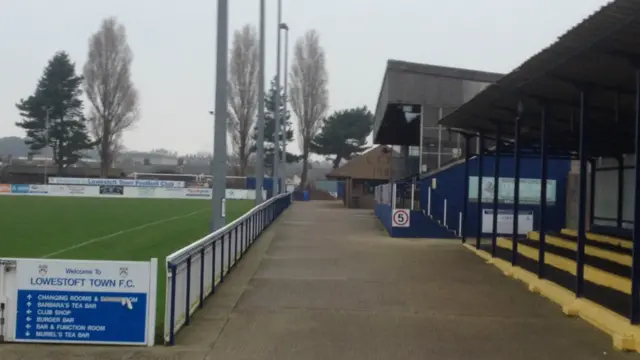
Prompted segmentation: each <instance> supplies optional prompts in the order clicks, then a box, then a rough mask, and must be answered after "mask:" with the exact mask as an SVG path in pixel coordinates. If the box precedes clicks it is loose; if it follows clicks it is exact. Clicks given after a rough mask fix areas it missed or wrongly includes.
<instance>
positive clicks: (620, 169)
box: [616, 156, 624, 228]
mask: <svg viewBox="0 0 640 360" xmlns="http://www.w3.org/2000/svg"><path fill="white" fill-rule="evenodd" d="M617 160H618V199H617V203H616V205H617V208H616V225H617V226H618V228H622V212H623V210H622V205H623V204H624V158H623V157H622V156H619V157H618V158H617Z"/></svg>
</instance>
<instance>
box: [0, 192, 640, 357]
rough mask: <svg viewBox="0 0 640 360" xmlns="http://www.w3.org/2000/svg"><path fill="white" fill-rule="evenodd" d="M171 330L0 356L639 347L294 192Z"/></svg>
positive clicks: (359, 214) (470, 261) (358, 214)
mask: <svg viewBox="0 0 640 360" xmlns="http://www.w3.org/2000/svg"><path fill="white" fill-rule="evenodd" d="M177 341H178V345H177V346H175V347H173V348H155V349H135V350H130V349H128V350H127V349H125V350H114V349H110V348H95V347H93V348H69V347H50V346H48V347H41V348H38V347H29V348H26V347H19V346H15V345H11V346H3V345H0V359H2V360H5V359H14V358H15V359H54V358H56V359H103V360H107V359H109V360H111V359H132V360H133V359H143V360H144V359H167V360H168V359H172V360H181V359H185V360H192V359H207V360H214V359H224V360H254V359H255V360H257V359H261V360H262V359H265V360H266V359H273V360H289V359H291V360H294V359H295V360H315V359H318V360H327V359H332V360H339V359H345V360H359V359H390V360H396V359H402V360H405V359H420V360H422V359H465V360H466V359H474V360H478V359H479V360H483V359H487V360H488V359H491V360H496V359H532V360H534V359H535V360H539V359H549V360H553V359H562V360H567V359H581V360H589V359H626V358H631V357H633V358H637V356H636V355H632V354H624V353H619V352H615V351H613V350H612V348H611V341H610V339H609V338H608V337H607V336H605V335H604V334H602V333H600V332H598V331H597V330H595V329H593V328H591V327H590V326H589V325H587V324H586V323H585V322H583V321H581V320H578V319H572V318H567V317H565V316H564V315H562V312H561V311H560V309H559V308H557V307H556V306H555V305H553V304H551V303H550V302H548V301H547V300H544V299H543V298H541V297H539V296H536V295H533V294H531V293H529V292H528V291H527V290H526V288H525V287H524V286H523V285H522V284H521V283H519V282H517V281H513V280H510V279H507V278H505V277H504V276H503V275H502V274H501V273H500V272H499V271H498V270H497V269H495V268H494V267H493V266H489V265H487V264H485V263H483V261H482V260H481V259H480V258H478V257H477V256H476V255H474V254H472V253H471V252H469V251H468V250H466V249H464V248H463V247H462V246H461V245H460V244H459V243H458V242H457V241H433V240H432V241H429V240H400V239H391V238H389V237H388V236H386V233H384V232H383V230H382V229H381V228H380V225H379V224H378V223H377V221H376V220H375V219H374V217H373V215H372V214H371V211H360V210H346V209H343V208H342V207H341V205H340V204H338V203H331V202H309V203H296V204H295V205H294V206H293V209H291V210H289V211H288V212H287V213H286V214H284V215H283V217H282V218H281V219H280V220H278V223H277V224H275V225H274V226H272V227H271V228H270V229H269V230H268V231H267V232H266V233H265V234H264V235H263V236H262V237H261V238H260V240H259V241H258V242H257V243H256V244H255V246H254V247H253V248H252V249H251V251H250V252H249V253H248V255H247V256H246V257H245V258H244V259H243V261H242V262H241V263H240V264H239V266H238V267H237V268H236V270H234V272H233V273H232V274H231V276H229V277H228V278H227V279H226V281H225V284H224V285H223V286H222V287H221V288H220V291H219V292H218V293H217V294H216V295H215V297H214V298H212V299H210V300H209V301H208V302H207V304H206V305H205V308H204V309H203V310H201V311H200V312H198V313H197V315H196V316H195V319H194V321H193V323H192V324H191V325H190V326H188V327H187V328H185V329H184V330H183V331H182V332H181V333H180V334H179V336H178V339H177ZM36 353H38V354H39V355H40V356H37V355H38V354H36ZM44 354H47V355H44ZM10 356H13V357H10ZM19 356H23V357H19ZM52 356H56V357H52Z"/></svg>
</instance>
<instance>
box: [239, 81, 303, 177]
mask: <svg viewBox="0 0 640 360" xmlns="http://www.w3.org/2000/svg"><path fill="white" fill-rule="evenodd" d="M276 91H278V89H277V86H276V81H275V78H274V79H273V80H271V87H270V88H269V91H268V92H267V93H266V94H265V96H264V107H265V111H264V121H265V122H264V167H265V172H266V173H268V174H271V173H272V172H273V154H274V150H275V145H274V141H273V139H274V137H273V135H274V134H273V132H274V130H275V127H276V118H275V114H276ZM280 100H281V104H280V114H281V115H280V124H282V123H283V121H284V122H285V124H286V127H285V128H286V131H283V130H280V132H279V135H280V136H279V138H280V141H279V143H278V149H279V151H280V156H282V137H283V136H284V138H285V139H286V142H287V149H290V148H291V147H290V146H289V143H291V142H292V141H293V124H292V122H291V113H290V112H289V111H287V112H286V114H285V113H284V102H285V101H286V99H285V97H284V89H283V88H282V87H280ZM257 126H258V125H257V124H256V128H255V131H254V132H253V140H254V142H255V141H256V140H257V136H258V135H257V134H258V129H257ZM283 133H284V134H283ZM255 151H256V148H255V146H254V147H253V148H252V149H251V152H252V153H255ZM286 160H287V163H294V162H298V161H299V160H300V157H299V156H298V155H295V154H292V153H290V152H288V151H287V155H286Z"/></svg>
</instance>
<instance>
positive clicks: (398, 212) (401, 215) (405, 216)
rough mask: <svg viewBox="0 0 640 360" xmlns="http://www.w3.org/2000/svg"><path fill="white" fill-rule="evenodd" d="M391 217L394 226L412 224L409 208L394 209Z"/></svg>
mask: <svg viewBox="0 0 640 360" xmlns="http://www.w3.org/2000/svg"><path fill="white" fill-rule="evenodd" d="M391 219H392V221H391V226H393V227H409V226H410V225H411V216H410V214H409V210H407V209H393V214H392V217H391Z"/></svg>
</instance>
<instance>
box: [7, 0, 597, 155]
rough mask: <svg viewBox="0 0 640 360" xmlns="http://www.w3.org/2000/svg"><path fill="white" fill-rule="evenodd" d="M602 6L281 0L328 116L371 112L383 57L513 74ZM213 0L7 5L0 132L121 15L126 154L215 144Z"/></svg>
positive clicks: (576, 1) (568, 1)
mask: <svg viewBox="0 0 640 360" xmlns="http://www.w3.org/2000/svg"><path fill="white" fill-rule="evenodd" d="M607 2H608V1H607V0H446V1H443V0H393V1H391V0H322V1H320V0H283V6H284V10H283V18H284V20H285V21H286V22H287V23H288V24H289V25H290V28H291V33H290V35H291V43H293V41H294V40H295V38H297V37H298V36H300V35H302V33H304V31H306V30H308V29H311V28H315V29H316V30H318V31H319V32H320V33H321V36H322V38H321V41H322V44H323V45H324V47H325V50H326V53H327V64H328V71H329V77H330V78H329V83H330V85H329V91H330V95H331V96H330V101H331V103H330V105H331V109H339V108H345V107H354V106H360V105H367V106H368V107H369V108H371V109H374V108H375V104H376V101H377V97H378V92H379V90H380V86H381V81H382V75H383V72H384V68H385V63H386V61H387V59H390V58H393V59H398V60H406V61H413V62H420V63H431V64H436V65H444V66H455V67H463V68H470V69H476V70H485V71H494V72H508V71H510V70H512V69H513V68H514V67H515V66H518V65H519V64H520V63H521V62H522V61H524V60H526V59H527V58H528V57H529V56H531V55H533V54H534V53H535V52H537V51H539V50H540V49H542V48H543V47H545V46H547V45H549V44H550V43H551V42H553V41H554V40H555V39H556V37H557V36H559V35H561V34H562V33H564V32H565V31H566V30H568V29H569V28H570V27H572V26H573V25H574V24H575V23H577V22H579V21H580V20H582V19H583V18H584V17H586V16H587V15H589V14H590V13H592V12H594V11H595V10H596V9H597V8H599V7H600V6H602V5H604V4H606V3H607ZM258 6H259V0H230V32H231V31H233V30H234V29H238V28H240V27H241V26H242V25H243V24H245V23H253V24H255V25H256V27H257V26H258V20H259V19H258V15H259V14H258V11H259V7H258ZM276 6H277V1H276V0H267V7H268V9H267V17H268V19H267V31H268V34H267V55H266V56H267V61H266V64H267V79H266V83H267V84H268V83H269V81H270V79H271V77H272V76H273V75H274V73H275V67H276V65H275V44H276V40H275V39H276ZM216 7H217V1H215V0H181V1H177V0H171V1H170V0H109V1H100V0H1V1H0V34H1V39H2V40H0V54H2V55H3V56H2V57H0V137H2V136H9V135H16V136H23V135H24V132H23V131H22V130H21V129H19V128H16V127H15V126H14V123H15V122H16V121H18V120H19V116H18V112H17V111H16V108H15V106H14V104H15V103H16V102H17V101H18V100H19V99H20V98H22V97H27V96H28V95H30V94H31V93H32V92H33V90H34V88H35V84H36V81H37V80H38V78H39V77H40V75H41V73H42V70H43V68H44V66H45V65H46V62H47V60H48V59H49V58H50V57H51V56H52V55H53V54H54V52H56V51H58V50H66V51H68V52H69V53H70V55H71V57H72V59H73V60H74V61H75V62H76V66H77V70H78V72H80V71H81V67H82V64H83V63H84V61H85V58H86V52H87V42H88V38H89V36H90V35H91V34H92V33H93V32H95V31H96V30H97V29H98V27H99V25H100V21H101V19H102V18H104V17H107V16H116V17H117V18H118V20H119V21H120V22H122V23H123V24H124V25H125V26H126V27H127V31H128V36H129V44H130V46H131V48H132V50H133V52H134V54H135V59H134V63H133V80H134V82H135V84H136V86H137V87H138V89H139V90H140V93H141V110H142V117H141V121H140V123H139V124H138V125H137V127H136V128H135V129H134V130H132V131H130V132H128V133H127V134H126V136H125V145H126V146H127V147H128V148H132V149H138V150H149V149H152V148H158V147H165V148H169V149H175V150H178V151H180V152H182V153H184V152H196V151H208V150H209V149H211V144H212V140H211V139H212V118H211V116H210V115H209V114H208V111H209V110H211V109H212V108H213V104H214V81H215V47H216V44H215V26H216V24H215V23H216Z"/></svg>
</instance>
